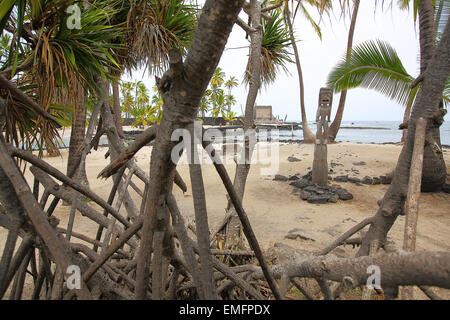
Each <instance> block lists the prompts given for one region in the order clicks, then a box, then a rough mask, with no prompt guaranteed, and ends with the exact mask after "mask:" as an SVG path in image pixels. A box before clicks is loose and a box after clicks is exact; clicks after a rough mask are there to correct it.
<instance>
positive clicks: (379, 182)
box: [372, 177, 381, 184]
mask: <svg viewBox="0 0 450 320" xmlns="http://www.w3.org/2000/svg"><path fill="white" fill-rule="evenodd" d="M372 184H381V179H380V178H378V177H373V179H372Z"/></svg>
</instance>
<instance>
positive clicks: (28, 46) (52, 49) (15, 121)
mask: <svg viewBox="0 0 450 320" xmlns="http://www.w3.org/2000/svg"><path fill="white" fill-rule="evenodd" d="M100 3H101V6H105V8H100V7H101V6H100V5H99V4H100ZM109 3H110V1H106V3H105V1H91V2H90V5H89V6H87V7H86V8H84V10H82V11H81V21H80V22H81V23H80V28H79V29H78V28H75V29H73V28H70V26H69V24H68V23H67V20H68V18H69V17H68V15H67V14H66V13H65V10H66V8H67V6H68V5H69V3H68V2H67V1H56V0H55V1H24V0H16V1H7V3H6V2H2V5H3V4H4V5H5V6H4V7H2V9H5V10H0V21H1V22H2V23H1V25H0V27H1V28H0V29H1V30H0V31H2V33H3V31H4V30H6V31H7V32H9V33H11V34H13V35H14V37H12V39H15V40H14V41H11V42H10V43H9V45H10V48H11V50H9V52H10V55H9V57H8V59H6V60H5V64H3V65H2V66H1V69H2V70H3V72H2V73H3V74H4V76H6V77H7V78H8V79H12V83H13V85H14V86H17V87H19V89H21V90H23V92H24V93H25V94H26V95H27V96H28V97H29V98H30V99H32V100H33V101H34V102H36V103H37V105H39V106H40V107H41V108H42V109H43V110H45V111H47V112H49V113H51V114H55V115H56V114H58V116H59V117H61V116H64V112H62V111H64V108H61V106H71V108H72V110H73V111H72V112H73V113H74V114H76V116H74V117H73V119H74V121H78V122H83V123H77V124H76V125H74V128H78V129H75V130H73V132H72V137H75V136H77V137H78V139H75V138H74V139H75V140H77V141H82V138H81V137H82V136H83V135H84V125H85V120H84V121H83V116H82V115H80V114H79V112H84V107H82V106H83V101H84V97H85V95H86V94H87V93H88V92H89V91H92V90H96V89H97V88H98V87H97V82H96V76H97V75H100V76H102V77H105V78H110V70H114V69H116V68H117V65H116V63H115V61H114V59H113V58H112V57H111V55H110V51H111V50H112V49H114V48H117V47H118V46H117V45H115V44H112V43H110V40H111V39H113V38H114V37H117V36H120V35H121V34H122V32H123V30H122V28H121V27H118V26H113V25H111V24H110V21H109V16H111V15H113V14H114V13H115V11H114V10H112V9H109V8H108V5H109ZM24 26H26V28H24ZM10 101H11V103H8V110H7V117H8V120H7V123H8V128H7V131H6V132H7V140H9V139H11V140H16V144H17V145H23V144H22V143H18V139H17V136H20V137H22V138H21V139H22V140H24V139H25V140H27V139H28V143H27V142H26V144H28V145H29V146H31V145H32V144H29V142H33V144H34V143H37V144H38V146H42V147H44V146H46V147H47V150H55V149H56V148H57V142H56V140H57V138H58V135H57V132H56V126H55V125H54V124H52V123H51V122H48V121H46V119H42V117H37V118H35V115H33V113H32V112H30V109H29V106H28V107H25V108H23V106H22V105H21V103H20V101H21V99H20V98H19V99H18V100H16V99H15V98H13V99H12V100H10ZM22 102H23V99H22ZM28 105H29V104H28ZM65 110H67V108H65ZM78 115H80V116H78ZM60 122H61V123H62V121H60ZM25 123H26V124H25ZM77 130H82V131H83V132H81V131H80V132H78V131H77ZM14 131H15V133H14ZM18 133H19V134H18ZM31 136H34V138H33V139H31V138H30V137H31ZM36 137H39V139H40V141H37V139H38V138H36ZM73 146H74V147H76V143H75V142H73ZM78 147H79V146H78ZM77 149H78V148H77ZM69 153H70V152H69ZM72 154H73V151H72ZM69 158H70V157H69ZM71 159H73V157H71ZM69 162H71V161H70V160H69ZM68 168H70V165H68Z"/></svg>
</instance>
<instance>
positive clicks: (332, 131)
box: [328, 0, 360, 141]
mask: <svg viewBox="0 0 450 320" xmlns="http://www.w3.org/2000/svg"><path fill="white" fill-rule="evenodd" d="M359 3H360V0H354V1H353V12H352V21H351V23H350V29H349V31H348V40H347V56H346V59H347V60H348V59H349V58H350V54H351V51H352V47H353V36H354V34H355V26H356V18H357V17H358V10H359ZM346 98H347V90H342V92H341V97H340V99H339V106H338V108H337V111H336V115H335V116H334V120H333V122H332V123H331V125H330V127H329V129H328V139H329V141H335V140H336V136H337V134H338V131H339V128H340V127H341V122H342V118H343V116H344V108H345V100H346Z"/></svg>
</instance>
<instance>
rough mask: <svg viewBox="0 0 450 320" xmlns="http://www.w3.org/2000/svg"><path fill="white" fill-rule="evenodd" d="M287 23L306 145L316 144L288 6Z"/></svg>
mask: <svg viewBox="0 0 450 320" xmlns="http://www.w3.org/2000/svg"><path fill="white" fill-rule="evenodd" d="M286 21H287V24H288V28H289V34H290V37H291V43H292V48H293V49H294V55H295V63H296V65H297V74H298V82H299V85H300V110H301V115H302V129H303V140H304V142H306V143H314V142H315V140H316V138H315V136H314V134H313V133H312V132H311V130H310V129H309V126H308V120H307V118H306V108H305V85H304V82H303V72H302V66H301V64H300V56H299V54H298V48H297V44H296V43H295V37H294V28H293V27H292V21H291V12H290V11H289V8H288V7H287V6H286Z"/></svg>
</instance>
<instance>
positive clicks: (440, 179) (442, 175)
mask: <svg viewBox="0 0 450 320" xmlns="http://www.w3.org/2000/svg"><path fill="white" fill-rule="evenodd" d="M418 14H419V32H420V72H421V74H423V73H424V72H425V70H426V69H427V67H428V64H429V62H430V60H431V59H432V58H433V55H434V53H435V51H436V42H435V26H434V23H435V22H434V7H433V3H432V1H431V0H421V1H419V7H418ZM436 23H437V22H436ZM435 107H436V108H437V105H436V106H435ZM427 137H431V138H432V139H433V140H434V141H435V142H436V143H437V144H438V145H439V146H441V141H440V132H439V126H430V125H429V126H427ZM446 177H447V171H446V166H445V161H444V157H443V155H442V153H440V154H435V153H434V152H433V150H432V146H431V145H430V144H428V143H427V144H425V150H424V159H423V171H422V191H426V192H430V191H436V190H440V188H441V187H442V185H443V184H444V183H445V179H446Z"/></svg>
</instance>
